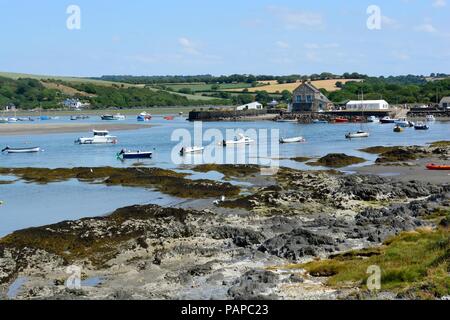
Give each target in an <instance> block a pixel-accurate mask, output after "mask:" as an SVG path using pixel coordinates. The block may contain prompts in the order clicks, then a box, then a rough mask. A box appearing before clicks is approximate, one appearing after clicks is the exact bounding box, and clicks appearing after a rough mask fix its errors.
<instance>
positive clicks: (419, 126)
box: [414, 122, 430, 130]
mask: <svg viewBox="0 0 450 320" xmlns="http://www.w3.org/2000/svg"><path fill="white" fill-rule="evenodd" d="M414 129H416V130H428V129H430V127H429V126H428V125H426V124H425V123H423V122H418V123H417V124H416V125H415V126H414Z"/></svg>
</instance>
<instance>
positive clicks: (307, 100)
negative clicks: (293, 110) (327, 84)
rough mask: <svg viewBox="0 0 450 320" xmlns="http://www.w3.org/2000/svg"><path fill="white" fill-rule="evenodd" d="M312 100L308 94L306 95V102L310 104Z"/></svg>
mask: <svg viewBox="0 0 450 320" xmlns="http://www.w3.org/2000/svg"><path fill="white" fill-rule="evenodd" d="M312 100H313V99H312V95H309V94H308V95H307V96H306V102H312Z"/></svg>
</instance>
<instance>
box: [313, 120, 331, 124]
mask: <svg viewBox="0 0 450 320" xmlns="http://www.w3.org/2000/svg"><path fill="white" fill-rule="evenodd" d="M312 123H314V124H321V123H328V121H326V120H319V119H314V120H313V122H312Z"/></svg>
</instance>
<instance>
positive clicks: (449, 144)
mask: <svg viewBox="0 0 450 320" xmlns="http://www.w3.org/2000/svg"><path fill="white" fill-rule="evenodd" d="M430 146H431V147H435V148H438V147H439V148H442V147H450V141H436V142H432V143H430Z"/></svg>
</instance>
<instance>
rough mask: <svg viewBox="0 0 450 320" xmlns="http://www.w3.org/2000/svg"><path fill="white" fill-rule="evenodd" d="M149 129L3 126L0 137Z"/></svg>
mask: <svg viewBox="0 0 450 320" xmlns="http://www.w3.org/2000/svg"><path fill="white" fill-rule="evenodd" d="M149 127H151V125H148V124H117V123H105V124H92V123H64V124H49V123H45V124H5V125H0V136H11V135H27V134H53V133H71V132H89V131H92V130H94V129H97V130H109V131H122V130H136V129H142V128H149Z"/></svg>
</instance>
